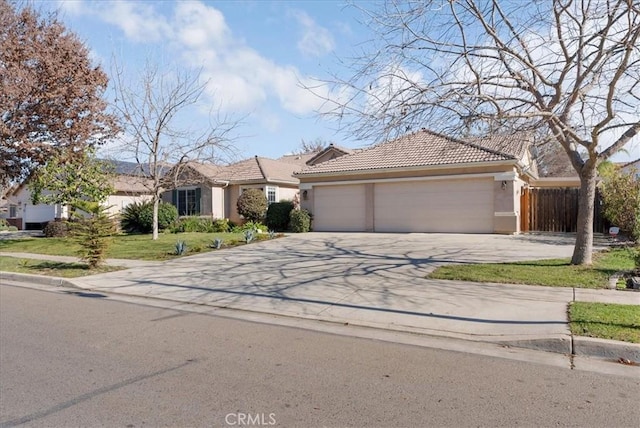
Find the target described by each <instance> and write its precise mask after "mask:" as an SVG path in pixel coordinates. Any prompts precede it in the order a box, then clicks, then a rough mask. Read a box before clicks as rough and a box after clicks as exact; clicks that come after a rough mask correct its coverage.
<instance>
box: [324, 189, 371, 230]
mask: <svg viewBox="0 0 640 428" xmlns="http://www.w3.org/2000/svg"><path fill="white" fill-rule="evenodd" d="M313 191H314V196H313V198H314V201H313V211H314V212H313V230H315V231H318V232H363V231H364V230H365V200H364V198H365V193H364V185H361V184H360V185H348V186H318V187H315V188H314V190H313Z"/></svg>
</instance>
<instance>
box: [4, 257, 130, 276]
mask: <svg viewBox="0 0 640 428" xmlns="http://www.w3.org/2000/svg"><path fill="white" fill-rule="evenodd" d="M122 269H124V268H122V267H118V266H102V267H100V268H98V269H93V270H91V269H89V267H88V266H87V265H86V264H84V263H62V262H52V261H46V260H34V259H23V258H19V257H7V256H0V271H4V272H18V273H30V274H34V275H46V276H59V277H62V278H77V277H79V276H86V275H95V274H97V273H105V272H113V271H116V270H122Z"/></svg>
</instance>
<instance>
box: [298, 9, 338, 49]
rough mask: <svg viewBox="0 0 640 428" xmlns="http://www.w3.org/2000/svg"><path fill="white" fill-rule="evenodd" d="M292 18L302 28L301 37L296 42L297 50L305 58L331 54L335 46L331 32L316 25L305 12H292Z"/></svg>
mask: <svg viewBox="0 0 640 428" xmlns="http://www.w3.org/2000/svg"><path fill="white" fill-rule="evenodd" d="M293 16H294V18H295V19H296V20H297V21H298V24H299V25H300V26H301V27H302V37H301V38H300V40H299V41H298V50H299V51H300V52H301V53H302V54H303V55H307V56H312V57H320V56H322V55H326V54H328V53H329V52H331V51H332V50H333V48H334V46H335V42H334V39H333V35H332V34H331V32H330V31H329V30H328V29H326V28H324V27H322V26H320V25H318V24H317V23H316V22H315V21H314V20H313V19H312V18H311V17H310V16H309V15H308V14H307V13H306V12H303V11H299V10H298V11H295V12H293Z"/></svg>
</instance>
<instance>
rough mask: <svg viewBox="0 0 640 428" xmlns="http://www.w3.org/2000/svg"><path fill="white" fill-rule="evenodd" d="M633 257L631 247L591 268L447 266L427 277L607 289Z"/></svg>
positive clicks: (552, 263)
mask: <svg viewBox="0 0 640 428" xmlns="http://www.w3.org/2000/svg"><path fill="white" fill-rule="evenodd" d="M633 255H634V250H633V249H631V248H614V249H611V250H609V251H603V252H600V253H597V254H594V257H593V265H592V266H574V265H571V264H570V263H569V262H570V260H569V259H547V260H531V261H524V262H513V263H478V264H464V265H446V266H441V267H438V268H436V269H435V270H434V271H433V272H431V273H430V274H429V275H428V277H429V278H434V279H450V280H459V281H474V282H499V283H506V284H530V285H546V286H551V287H578V288H605V287H607V285H608V283H609V277H610V276H611V275H613V274H614V273H616V272H619V271H625V270H631V269H633V268H634V260H633Z"/></svg>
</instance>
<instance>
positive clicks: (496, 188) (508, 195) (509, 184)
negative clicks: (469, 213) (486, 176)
mask: <svg viewBox="0 0 640 428" xmlns="http://www.w3.org/2000/svg"><path fill="white" fill-rule="evenodd" d="M521 183H522V181H521V180H519V179H518V176H517V174H516V173H515V172H511V173H504V174H497V175H496V176H495V177H494V183H493V205H494V210H495V212H494V219H493V231H494V233H505V234H509V233H518V232H519V231H520V197H519V195H520V191H521Z"/></svg>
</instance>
